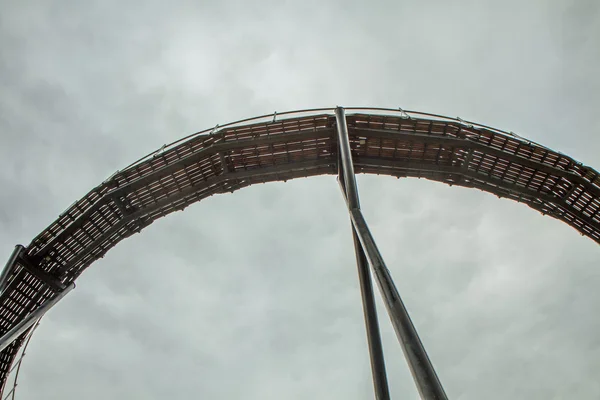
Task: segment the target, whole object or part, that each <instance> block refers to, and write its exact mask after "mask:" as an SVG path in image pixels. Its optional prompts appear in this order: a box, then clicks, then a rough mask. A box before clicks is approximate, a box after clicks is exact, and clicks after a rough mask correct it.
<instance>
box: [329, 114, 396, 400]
mask: <svg viewBox="0 0 600 400" xmlns="http://www.w3.org/2000/svg"><path fill="white" fill-rule="evenodd" d="M335 115H336V120H337V132H338V141H339V146H338V147H339V157H338V178H339V181H340V185H341V186H342V188H343V190H344V195H345V196H346V198H347V201H349V202H352V204H353V205H354V206H355V207H359V200H358V191H357V189H356V180H355V178H354V170H353V169H351V170H348V168H347V165H346V164H345V163H344V161H343V160H344V159H346V158H347V157H349V156H350V154H349V149H350V145H349V143H348V129H347V127H346V117H345V115H344V109H343V108H339V107H338V108H337V109H336V112H335ZM352 238H353V240H354V250H355V253H356V264H357V267H358V278H359V283H360V292H361V297H362V304H363V314H364V318H365V326H366V331H367V343H368V345H369V356H370V358H371V373H372V375H373V386H374V389H375V398H376V399H377V400H389V398H390V392H389V388H388V382H387V376H386V373H385V360H384V358H383V347H382V345H381V334H380V332H379V323H378V321H377V309H376V307H375V297H374V295H373V284H372V282H371V273H370V272H369V265H368V263H367V258H366V256H365V252H364V251H363V248H362V247H361V245H360V241H359V238H358V235H357V234H356V231H355V230H354V228H352Z"/></svg>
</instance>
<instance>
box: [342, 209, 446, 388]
mask: <svg viewBox="0 0 600 400" xmlns="http://www.w3.org/2000/svg"><path fill="white" fill-rule="evenodd" d="M350 215H351V217H352V224H353V225H354V229H355V230H356V232H357V233H358V238H359V240H360V243H361V245H362V247H363V248H364V249H365V252H366V254H367V258H368V259H369V263H370V264H371V267H372V268H373V271H374V272H375V276H376V278H377V283H378V286H379V289H380V290H381V294H382V296H383V299H384V302H385V305H386V308H387V310H388V314H389V316H390V319H391V320H392V325H393V326H394V330H395V331H396V336H398V341H399V342H400V345H401V346H402V351H403V352H404V356H405V357H406V361H407V362H408V366H409V367H410V371H411V373H412V376H413V379H414V380H415V383H416V385H417V389H418V390H419V394H420V395H421V398H422V399H424V400H447V399H448V397H447V396H446V392H445V391H444V388H443V386H442V384H441V382H440V380H439V378H438V376H437V374H436V373H435V369H434V368H433V365H432V364H431V360H430V359H429V356H427V352H426V351H425V347H423V343H422V342H421V339H420V338H419V334H418V333H417V329H416V328H415V326H414V324H413V323H412V321H411V319H410V316H409V315H408V311H407V310H406V307H405V306H404V302H403V301H402V299H401V298H400V294H399V293H398V289H397V288H396V285H395V284H394V281H393V280H392V276H391V275H390V271H389V270H388V269H387V267H386V265H385V262H384V261H383V257H382V256H381V253H379V249H378V248H377V245H376V244H375V240H374V239H373V236H372V235H371V232H370V231H369V228H368V226H367V223H366V221H365V219H364V217H363V215H362V212H361V211H360V210H359V209H357V208H354V209H351V210H350Z"/></svg>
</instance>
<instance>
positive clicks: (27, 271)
mask: <svg viewBox="0 0 600 400" xmlns="http://www.w3.org/2000/svg"><path fill="white" fill-rule="evenodd" d="M345 110H346V111H352V114H348V115H344V114H345V113H344V110H342V109H340V108H338V109H331V108H329V109H312V110H304V111H297V112H289V113H278V114H277V115H276V116H275V115H274V114H271V115H266V116H261V117H257V118H254V119H248V120H242V121H238V122H234V123H231V124H226V125H221V126H217V127H215V128H211V129H208V130H205V131H202V132H198V133H196V134H193V135H191V136H188V137H186V138H183V139H181V140H179V141H177V142H175V143H172V144H170V145H167V146H162V147H161V148H160V149H159V150H157V151H156V152H154V153H151V154H149V155H148V156H146V157H144V158H142V159H140V160H138V161H136V162H135V163H133V164H131V165H130V166H128V167H126V168H125V169H123V170H121V171H117V172H116V173H114V174H113V175H111V176H110V177H109V178H108V179H107V180H105V181H104V182H102V183H101V184H100V185H98V186H97V187H95V188H93V189H92V190H91V191H90V192H89V193H88V194H86V195H85V196H84V197H82V198H81V199H79V200H78V201H76V202H75V203H74V204H73V205H71V206H70V207H69V208H68V209H67V210H65V211H64V212H63V213H62V214H60V216H59V217H58V218H57V220H56V221H54V222H53V223H52V224H50V225H49V226H48V227H47V228H46V229H44V231H42V232H41V233H40V234H39V235H38V236H37V237H35V238H34V239H33V240H32V242H31V243H30V244H29V245H28V246H26V247H24V246H18V247H17V248H16V249H15V252H14V253H13V255H12V256H11V257H10V259H9V261H8V263H7V265H6V267H5V269H4V270H3V272H2V274H1V275H0V289H2V290H0V336H3V337H5V338H9V337H10V338H11V339H7V340H8V341H9V342H10V343H8V344H6V346H4V345H2V346H1V347H3V350H2V351H0V388H1V389H3V388H4V384H5V382H6V378H7V373H8V371H9V370H10V367H11V364H12V363H13V361H14V359H15V356H16V355H17V353H18V351H19V348H20V347H21V345H22V343H23V340H24V338H25V336H26V335H27V332H30V330H31V326H29V330H28V329H27V328H26V329H25V330H24V331H22V333H20V334H19V335H18V337H17V338H16V339H15V340H12V335H8V334H9V333H10V332H13V333H14V332H17V331H15V328H17V327H24V326H27V325H28V324H29V322H27V323H25V321H32V319H31V316H32V315H35V313H36V312H37V311H38V310H44V309H45V307H47V306H48V305H49V304H50V302H53V301H54V300H56V299H57V298H60V297H61V296H62V295H63V293H64V290H67V289H68V288H70V287H71V285H72V284H73V282H74V281H75V280H76V279H77V277H78V276H79V275H80V274H81V273H82V272H83V271H84V270H85V269H86V268H88V267H89V266H90V265H91V264H92V263H93V262H94V261H95V260H97V259H98V258H101V257H103V256H104V254H105V253H106V252H107V251H109V250H110V249H111V248H112V247H113V246H115V245H116V244H117V243H119V242H120V241H122V240H124V239H126V238H127V237H129V236H131V235H133V234H135V233H138V232H140V231H141V230H142V229H144V228H145V227H147V226H148V225H150V224H151V223H152V222H154V221H155V220H157V219H158V218H162V217H164V216H166V215H168V214H170V213H172V212H175V211H179V210H183V209H184V208H186V207H187V206H189V205H190V204H192V203H195V202H197V201H200V200H202V199H204V198H206V197H209V196H212V195H214V194H220V193H227V192H233V191H235V190H238V189H240V188H243V187H246V186H249V185H252V184H256V183H265V182H272V181H285V180H287V179H294V178H299V177H308V176H314V175H322V174H331V175H335V174H338V176H339V178H340V185H342V188H343V193H344V196H345V198H346V200H347V202H348V210H349V213H350V217H351V220H352V226H353V238H354V242H355V249H356V254H357V264H358V271H359V279H360V282H361V283H360V285H361V293H362V297H363V307H364V314H365V321H366V325H367V338H368V341H369V349H370V354H371V361H372V372H373V378H374V382H375V389H376V391H375V392H376V397H377V398H378V399H387V398H389V390H388V388H387V381H386V380H387V378H386V375H385V365H384V359H383V352H382V351H381V340H380V337H379V336H380V334H379V327H378V324H377V315H376V310H375V304H374V301H373V289H372V283H371V275H370V272H369V269H368V267H367V264H370V265H371V269H372V271H373V273H374V275H375V278H376V280H377V283H378V285H379V287H380V289H381V292H382V295H383V298H384V302H385V303H386V307H387V309H388V313H389V315H390V318H391V319H392V323H393V324H394V328H395V329H396V333H397V335H398V337H399V339H400V342H401V344H402V345H403V350H404V352H405V354H406V358H407V361H408V363H409V366H410V367H411V371H412V373H413V376H414V378H415V381H416V382H417V386H418V387H419V390H420V393H421V395H422V396H423V397H424V398H428V399H429V398H445V394H443V389H442V388H441V385H440V384H439V380H438V379H437V376H436V375H435V372H434V371H433V368H432V367H431V363H430V362H429V359H428V358H427V355H426V353H425V351H424V349H423V348H422V344H421V343H420V340H419V338H418V335H417V333H416V331H415V329H414V326H412V323H411V322H410V318H409V317H408V314H407V313H406V309H405V307H404V306H403V305H402V302H401V299H400V297H399V295H398V292H397V290H396V289H395V287H394V285H393V282H392V281H391V277H390V275H389V271H388V270H387V268H386V267H385V264H384V262H383V260H382V259H381V255H380V254H379V252H378V251H377V247H376V246H375V242H374V240H373V238H372V236H371V234H370V233H369V231H368V227H367V226H366V223H365V222H364V218H363V216H362V213H361V211H360V205H359V201H358V191H357V190H356V183H355V179H354V173H373V174H385V175H391V176H396V177H418V178H425V179H430V180H435V181H438V182H443V183H446V184H449V185H459V186H463V187H470V188H477V189H480V190H484V191H487V192H490V193H493V194H495V195H497V196H499V197H506V198H509V199H512V200H515V201H518V202H522V203H525V204H526V205H528V206H529V207H531V208H533V209H535V210H537V211H539V212H541V213H543V214H546V215H550V216H552V217H554V218H556V219H558V220H561V221H563V222H565V223H567V224H568V225H570V226H572V227H573V228H575V229H577V230H578V231H579V232H580V233H581V234H582V235H585V236H588V237H590V238H591V239H592V240H594V241H596V242H597V243H600V177H599V174H598V172H597V171H596V170H594V169H592V168H590V167H587V166H584V165H582V164H581V163H579V162H577V161H575V160H574V159H572V158H571V157H568V156H566V155H564V154H561V153H558V152H556V151H553V150H551V149H548V148H546V147H544V146H541V145H539V144H536V143H533V142H531V141H528V140H526V139H523V138H521V137H519V136H517V135H515V134H513V133H510V132H504V131H500V130H497V129H493V128H490V127H487V126H484V125H479V124H475V123H472V122H468V121H464V120H461V119H459V118H448V117H443V116H439V115H435V114H427V113H418V112H414V111H405V110H401V109H399V110H393V109H375V108H371V109H355V108H346V109H345ZM344 164H345V165H344ZM352 164H353V165H352ZM18 332H21V331H20V330H18ZM7 335H8V336H7ZM436 396H437V397H436Z"/></svg>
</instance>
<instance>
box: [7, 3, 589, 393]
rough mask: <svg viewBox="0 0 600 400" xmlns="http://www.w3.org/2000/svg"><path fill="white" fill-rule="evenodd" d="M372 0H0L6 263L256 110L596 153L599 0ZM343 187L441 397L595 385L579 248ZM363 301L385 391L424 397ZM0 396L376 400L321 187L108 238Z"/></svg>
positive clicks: (367, 180)
mask: <svg viewBox="0 0 600 400" xmlns="http://www.w3.org/2000/svg"><path fill="white" fill-rule="evenodd" d="M373 3H374V4H372V5H367V2H358V1H351V0H346V1H339V2H332V1H329V2H328V1H311V0H305V1H299V2H292V1H281V0H279V1H274V0H273V1H253V2H250V1H238V2H232V1H204V2H202V1H180V2H167V1H158V0H157V1H146V2H141V1H128V2H122V1H107V0H102V1H101V0H98V1H79V0H72V1H67V0H64V1H50V0H40V1H34V0H24V1H12V0H0V138H1V141H0V143H1V144H0V159H1V160H2V166H3V168H1V169H0V188H1V190H0V258H2V260H4V259H6V258H7V257H8V256H9V254H10V252H11V251H12V249H13V246H14V245H15V244H17V243H22V244H28V243H29V242H30V240H31V239H32V238H33V237H34V236H35V235H36V234H37V233H38V232H39V231H41V230H42V229H43V228H45V227H46V226H47V225H48V224H49V223H50V222H52V221H53V220H54V219H55V218H56V217H57V216H58V214H59V213H60V212H62V211H63V210H64V209H65V208H67V207H68V206H69V204H71V203H72V202H73V201H74V200H75V199H77V198H79V197H81V196H82V195H83V194H85V193H86V192H87V191H88V190H89V189H90V188H92V187H93V186H95V185H96V184H98V183H99V182H101V181H102V180H103V179H105V178H106V177H108V176H109V175H111V174H112V173H113V172H114V171H115V170H117V169H119V168H122V167H124V166H125V165H128V164H129V163H130V162H132V161H133V160H135V159H137V158H139V157H140V156H142V155H144V154H146V153H148V152H150V151H152V150H154V149H156V148H159V147H160V146H162V145H163V144H164V143H169V142H171V141H173V140H175V139H178V138H180V137H182V136H185V135H187V134H189V133H192V132H194V131H198V130H201V129H204V128H208V127H212V126H215V125H216V124H217V123H220V124H223V123H226V122H229V121H233V120H237V119H240V118H245V117H251V116H254V115H258V114H264V113H269V112H273V111H285V110H290V109H300V108H309V107H310V108H312V107H318V106H319V107H320V106H332V107H333V106H336V105H345V106H379V107H403V108H406V109H415V110H421V111H427V112H433V113H440V114H446V115H450V116H460V117H462V118H465V119H471V120H474V121H478V122H481V123H485V124H488V125H491V126H495V127H498V128H500V129H505V130H511V131H514V132H517V133H519V134H520V135H522V136H525V137H527V138H529V139H532V140H535V141H537V142H540V143H542V144H544V145H546V146H548V147H551V148H554V149H556V150H559V151H561V152H563V153H566V154H568V155H570V156H572V157H574V158H576V159H578V160H580V161H582V162H584V163H586V164H588V165H591V166H594V167H596V168H600V151H599V149H600V122H599V121H600V120H599V119H598V110H599V109H600V74H598V65H599V64H600V3H599V2H598V1H597V0H578V1H550V0H529V1H517V0H509V1H502V2H498V1H487V2H484V1H456V2H446V1H441V0H440V1H412V2H409V1H386V2H373ZM450 3H452V4H450ZM358 183H359V190H360V193H361V204H362V206H363V209H364V213H365V215H366V218H367V221H368V222H369V224H370V226H371V230H372V231H373V233H374V235H375V238H376V240H377V241H378V245H379V247H380V249H381V251H382V253H383V256H384V258H385V259H386V262H387V264H388V266H389V268H390V270H391V273H392V275H393V277H394V278H395V281H396V285H397V286H398V288H399V290H400V293H401V294H402V296H403V298H404V300H405V302H406V305H407V307H408V309H409V311H410V313H411V315H412V318H413V320H414V322H415V324H416V326H417V329H418V330H419V332H420V334H421V337H422V339H423V342H424V344H425V346H426V348H427V350H428V352H429V355H430V357H431V359H432V360H433V363H434V365H435V367H436V368H437V372H438V375H439V376H440V379H441V381H442V383H443V384H444V386H445V388H446V391H447V393H448V395H449V397H450V398H451V399H461V400H467V399H597V398H600V383H599V381H598V376H599V375H600V319H599V318H598V313H597V310H598V305H599V304H600V292H599V291H598V287H600V266H599V265H598V263H599V261H600V250H599V248H598V245H597V244H595V243H594V242H592V241H591V240H590V239H588V238H585V237H582V236H580V235H579V234H578V233H577V232H576V231H575V230H574V229H572V228H570V227H568V226H567V225H565V224H563V223H561V222H558V221H556V220H553V219H551V218H549V217H544V216H542V215H540V214H538V213H536V212H534V211H533V210H530V209H529V208H528V207H526V206H524V205H522V204H518V203H513V202H510V201H509V200H506V199H498V198H496V197H494V196H492V195H490V194H486V193H482V192H478V191H475V190H470V189H461V188H457V187H452V188H450V187H448V186H445V185H442V184H439V183H432V182H427V181H424V180H416V179H401V180H397V179H393V178H389V177H377V176H361V177H359V181H358ZM2 262H4V261H2ZM379 311H380V321H381V325H382V331H383V340H384V347H385V351H386V363H387V369H388V375H389V381H390V386H391V392H392V396H393V398H394V399H416V398H417V393H416V390H415V387H414V384H413V382H412V378H411V377H410V373H409V371H408V368H407V366H406V362H405V361H404V358H403V356H402V352H401V350H400V347H399V345H398V343H397V341H396V338H395V335H394V333H393V331H392V329H391V326H390V323H389V320H388V317H387V315H386V313H385V310H384V309H383V307H382V306H381V303H379ZM17 398H18V399H21V400H38V399H69V400H70V399H73V400H75V399H78V400H79V399H89V400H97V399H113V398H115V399H171V398H172V399H261V400H263V399H282V398H286V399H307V398H323V399H349V400H352V399H357V400H358V399H368V398H373V390H372V383H371V375H370V367H369V361H368V352H367V347H366V339H365V329H364V324H363V316H362V308H361V304H360V293H359V290H358V278H357V274H356V266H355V258H354V253H353V248H352V240H351V234H350V223H349V219H348V216H347V213H346V211H345V209H344V203H343V200H342V197H341V194H340V193H339V188H338V185H337V183H336V181H335V178H334V177H332V176H326V177H316V178H310V179H299V180H295V181H289V182H287V183H272V184H267V185H260V186H252V187H250V188H247V189H243V190H241V191H238V192H236V193H234V194H227V195H219V196H214V197H212V198H209V199H207V200H205V201H202V202H201V203H200V204H196V205H194V206H192V207H189V208H188V209H186V211H185V212H183V213H177V214H174V215H171V216H169V217H167V218H164V219H162V220H160V221H158V222H156V223H154V224H153V225H151V226H150V227H149V228H147V229H146V230H144V231H143V233H142V234H141V235H135V236H134V237H132V238H130V239H128V240H126V241H125V242H123V243H121V244H119V245H118V246H117V247H116V248H115V249H113V250H112V251H111V252H110V253H108V254H107V256H106V257H105V258H104V259H102V260H101V261H99V262H97V263H95V264H94V265H93V266H92V267H91V268H90V269H89V270H87V271H86V272H85V273H84V274H83V275H82V276H81V278H80V279H79V280H78V286H77V289H76V290H75V291H73V292H72V293H71V294H69V295H68V296H67V297H66V298H65V299H64V300H63V301H62V302H61V303H60V304H59V305H58V306H57V307H56V308H55V309H53V310H52V311H51V312H50V313H49V314H48V315H47V316H46V317H45V318H44V320H43V322H42V324H41V326H40V328H39V330H38V331H37V333H36V335H35V336H34V339H33V341H32V343H31V345H30V347H29V351H28V354H27V357H26V358H25V363H24V366H23V369H22V372H21V377H20V380H19V388H18V391H17Z"/></svg>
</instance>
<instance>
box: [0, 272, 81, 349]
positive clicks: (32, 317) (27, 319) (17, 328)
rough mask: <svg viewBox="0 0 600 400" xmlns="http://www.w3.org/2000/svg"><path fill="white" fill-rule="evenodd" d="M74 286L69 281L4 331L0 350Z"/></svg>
mask: <svg viewBox="0 0 600 400" xmlns="http://www.w3.org/2000/svg"><path fill="white" fill-rule="evenodd" d="M74 288H75V283H71V284H70V285H69V286H67V288H66V289H65V290H63V291H62V292H60V293H59V294H57V295H56V297H54V298H53V299H52V300H50V301H48V302H47V303H46V304H44V305H42V306H41V307H40V308H38V309H37V310H35V311H34V312H32V313H31V314H29V315H28V316H27V317H25V318H24V319H23V320H22V321H21V322H19V323H18V324H17V325H15V326H14V327H13V328H12V329H11V330H10V331H8V332H6V333H5V334H4V335H3V336H2V337H1V338H0V352H2V351H4V349H6V348H7V347H8V346H10V344H11V343H12V342H14V341H15V339H17V338H18V337H19V336H21V335H22V334H23V332H25V331H27V330H28V329H29V328H31V326H32V325H33V324H35V321H37V320H38V319H40V318H42V316H43V315H44V314H45V313H46V312H47V311H48V310H50V309H51V308H52V306H54V305H55V304H56V303H58V302H59V301H60V300H61V299H62V298H63V297H65V295H66V294H67V293H69V292H70V291H71V290H73V289H74Z"/></svg>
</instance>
